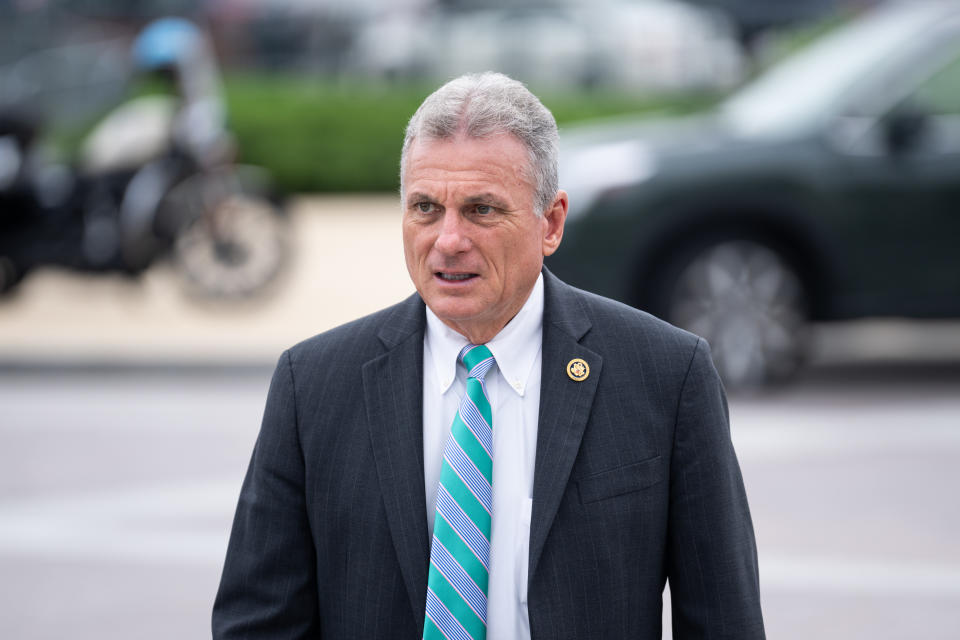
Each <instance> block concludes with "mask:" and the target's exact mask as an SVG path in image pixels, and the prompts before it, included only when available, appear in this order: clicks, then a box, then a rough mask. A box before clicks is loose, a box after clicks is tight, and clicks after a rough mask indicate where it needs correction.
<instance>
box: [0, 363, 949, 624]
mask: <svg viewBox="0 0 960 640" xmlns="http://www.w3.org/2000/svg"><path fill="white" fill-rule="evenodd" d="M269 373H270V372H269V370H268V368H260V367H250V368H248V369H245V370H234V371H231V370H221V369H217V368H203V367H189V368H183V369H171V368H168V369H164V368H160V369H155V368H151V367H145V368H128V369H114V370H96V369H93V370H84V369H82V368H80V369H74V370H73V371H70V372H65V373H56V372H52V371H51V370H48V369H45V368H40V369H37V370H33V371H31V370H22V369H19V370H10V369H7V370H5V371H3V370H0V637H2V638H9V639H20V638H23V639H27V638H30V639H45V638H58V639H59V638H63V637H69V638H74V639H76V640H86V639H90V640H93V639H96V640H109V639H112V638H118V639H119V638H124V639H126V638H132V637H135V638H141V639H144V640H149V639H153V638H156V639H158V640H159V639H169V638H178V639H184V640H189V639H192V638H203V637H207V636H208V635H209V632H208V617H209V609H210V605H211V602H212V598H213V594H214V592H215V589H216V584H217V581H218V577H219V571H220V567H221V564H222V559H223V553H224V549H225V545H226V540H227V533H228V527H229V523H230V519H231V515H232V510H233V507H234V504H235V500H236V496H237V492H238V490H239V484H240V480H241V478H242V474H243V471H244V469H245V467H246V463H247V458H248V456H249V452H250V448H251V446H252V444H253V440H254V438H255V436H256V431H257V427H258V422H259V417H260V414H261V411H262V402H263V398H264V395H265V393H266V387H267V383H268V379H269ZM958 388H960V367H952V366H945V365H941V366H938V367H931V368H927V369H921V370H916V369H912V368H910V367H899V368H896V367H895V368H890V367H887V368H881V369H878V368H871V367H863V366H860V367H848V368H846V369H842V368H833V369H819V370H814V371H813V372H811V373H810V374H808V377H807V380H806V381H804V382H801V383H800V384H798V385H797V386H795V387H792V388H791V389H789V390H783V391H781V392H779V393H778V394H775V395H768V396H762V397H754V398H739V399H736V398H735V399H734V400H733V402H732V403H731V415H732V417H733V421H734V431H733V433H734V440H735V443H736V446H737V449H738V451H739V454H740V457H741V464H742V467H743V471H744V475H745V478H746V483H747V490H748V493H749V496H750V500H751V504H752V508H753V512H754V520H755V525H756V530H757V535H758V540H759V547H760V560H761V570H762V588H763V598H764V604H765V612H766V617H767V625H768V635H769V637H770V638H774V639H778V640H809V639H810V638H818V639H830V638H836V639H843V640H851V639H858V638H863V639H865V640H866V639H869V640H887V639H889V640H893V639H903V640H912V639H914V638H925V639H927V640H935V639H944V640H945V639H947V638H956V633H957V629H958V628H960V544H958V541H957V536H956V532H957V531H958V530H960V501H958V500H957V499H956V488H957V487H958V486H960V464H958V462H960V394H958V393H957V389H958Z"/></svg>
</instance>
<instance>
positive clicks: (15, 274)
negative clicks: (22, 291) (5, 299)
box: [0, 255, 26, 296]
mask: <svg viewBox="0 0 960 640" xmlns="http://www.w3.org/2000/svg"><path fill="white" fill-rule="evenodd" d="M24 275H26V274H25V273H24V271H23V269H21V268H20V267H19V266H17V263H16V262H14V261H13V259H12V258H9V257H7V256H2V255H0V296H4V295H7V294H9V293H10V292H11V291H12V290H13V288H14V287H16V286H17V284H19V282H20V281H21V280H23V276H24Z"/></svg>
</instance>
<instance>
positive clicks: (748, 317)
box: [655, 238, 809, 389]
mask: <svg viewBox="0 0 960 640" xmlns="http://www.w3.org/2000/svg"><path fill="white" fill-rule="evenodd" d="M676 256H677V257H675V258H674V259H673V260H672V261H671V263H670V264H669V265H668V266H666V267H665V268H664V269H663V270H662V271H660V273H661V274H662V275H661V279H660V283H659V285H658V286H657V287H656V288H655V291H657V300H658V301H657V303H656V307H657V308H658V309H657V310H659V311H660V313H661V317H663V318H664V319H665V320H667V321H668V322H670V323H672V324H675V325H677V326H679V327H682V328H684V329H687V330H688V331H690V332H692V333H695V334H697V335H699V336H701V337H703V338H705V339H706V340H707V341H708V342H709V344H710V347H711V350H712V352H713V359H714V363H715V364H716V367H717V370H718V371H719V373H720V377H721V379H722V380H723V382H724V384H725V385H726V386H727V387H728V388H730V389H745V388H756V387H760V386H764V385H769V384H771V383H774V382H779V381H783V380H785V379H787V378H789V377H790V376H791V375H793V374H794V373H795V372H796V370H797V369H798V368H799V366H800V364H801V362H802V361H803V357H804V353H805V348H806V342H807V321H808V318H809V304H808V295H807V291H806V288H805V286H804V283H803V280H802V278H801V277H800V275H799V273H798V270H797V269H796V268H795V267H794V266H793V265H792V263H791V262H790V261H789V260H788V259H787V258H786V257H785V255H784V253H783V252H781V251H778V250H777V249H775V248H774V247H772V246H771V245H769V244H766V243H764V242H761V241H758V240H753V239H747V238H729V239H723V240H713V241H711V242H704V243H700V244H698V245H692V246H691V247H690V248H688V250H686V251H683V252H681V253H679V254H676Z"/></svg>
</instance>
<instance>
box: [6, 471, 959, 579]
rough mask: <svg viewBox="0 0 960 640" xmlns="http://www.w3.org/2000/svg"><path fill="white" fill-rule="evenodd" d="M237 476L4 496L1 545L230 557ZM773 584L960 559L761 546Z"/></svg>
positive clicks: (112, 554)
mask: <svg viewBox="0 0 960 640" xmlns="http://www.w3.org/2000/svg"><path fill="white" fill-rule="evenodd" d="M237 492H238V487H237V484H236V482H235V481H229V482H207V483H203V484H201V483H196V484H191V485H183V484H176V485H163V486H153V487H143V488H129V489H123V490H115V491H100V492H90V493H85V494H78V495H73V496H69V495H65V496H59V497H55V498H41V499H21V500H16V501H14V500H8V501H5V502H0V555H30V556H39V557H44V558H54V559H94V560H96V561H115V562H121V563H133V564H154V563H163V564H169V563H181V564H189V565H208V566H209V565H214V566H219V564H220V563H221V562H223V557H224V553H225V551H226V545H227V538H228V534H229V527H230V519H231V516H232V514H233V509H234V505H235V504H236V499H237ZM760 562H761V584H762V587H763V589H764V590H767V591H786V590H789V591H808V592H809V591H812V592H830V593H838V594H850V595H854V594H865V595H869V594H900V595H905V596H910V595H922V596H946V597H956V596H960V566H950V565H931V564H925V563H920V562H909V561H901V562H894V561H890V560H889V559H886V558H884V559H876V558H849V557H843V558H840V557H829V556H803V555H796V554H791V553H785V552H783V551H781V552H779V553H775V552H766V551H765V550H761V554H760Z"/></svg>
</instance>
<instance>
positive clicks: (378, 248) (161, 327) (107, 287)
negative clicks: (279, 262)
mask: <svg viewBox="0 0 960 640" xmlns="http://www.w3.org/2000/svg"><path fill="white" fill-rule="evenodd" d="M290 215H291V222H292V229H291V230H292V234H291V247H292V255H291V262H290V265H289V269H288V271H287V273H286V274H285V276H284V277H283V278H282V279H281V281H280V282H278V283H277V284H276V286H275V287H274V290H272V291H270V292H268V293H267V294H266V295H265V296H264V298H263V299H262V300H253V301H247V302H243V303H239V304H224V303H220V304H214V303H211V302H205V301H202V300H192V299H190V298H188V297H187V296H186V295H185V294H184V293H183V291H182V290H181V288H180V282H179V280H178V278H177V276H176V274H175V273H174V272H173V270H172V268H171V267H170V266H169V265H167V264H158V265H156V266H154V267H153V268H151V269H150V270H149V271H148V272H147V273H146V274H145V275H144V277H142V278H141V279H139V280H131V279H128V278H125V277H122V276H113V275H87V274H74V273H72V272H68V271H64V270H60V269H44V270H40V271H37V272H35V273H33V274H31V275H30V276H28V278H27V279H26V280H25V281H24V282H23V283H22V286H21V287H20V288H19V290H18V291H17V292H16V294H15V295H13V296H11V297H9V298H5V299H0V364H8V365H9V364H11V363H19V364H31V365H37V364H39V365H45V364H50V365H54V364H56V365H65V366H76V365H83V364H89V363H105V364H111V365H113V364H119V365H137V364H143V363H150V364H152V365H155V364H159V365H195V364H204V365H209V364H221V365H228V366H229V365H234V364H237V365H239V364H247V365H249V364H264V365H272V364H273V363H274V362H275V361H276V359H277V357H278V356H279V354H280V353H281V352H282V351H283V349H285V348H286V347H288V346H290V345H292V344H294V343H296V342H298V341H300V340H303V339H304V338H307V337H309V336H311V335H313V334H315V333H318V332H320V331H323V330H325V329H328V328H330V327H334V326H336V325H338V324H342V323H343V322H347V321H349V320H352V319H354V318H356V317H358V316H360V315H363V314H365V313H369V312H372V311H375V310H377V309H380V308H382V307H384V306H386V305H389V304H391V303H393V302H396V301H399V300H401V299H402V298H404V297H406V296H407V295H409V294H410V293H412V292H413V285H411V284H410V280H409V278H408V277H407V271H406V267H405V265H404V260H403V250H402V246H401V241H400V209H399V201H398V199H397V197H396V196H393V195H386V196H380V195H377V196H365V195H359V196H322V197H314V196H311V197H303V198H298V199H296V200H294V201H293V202H291V204H290Z"/></svg>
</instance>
